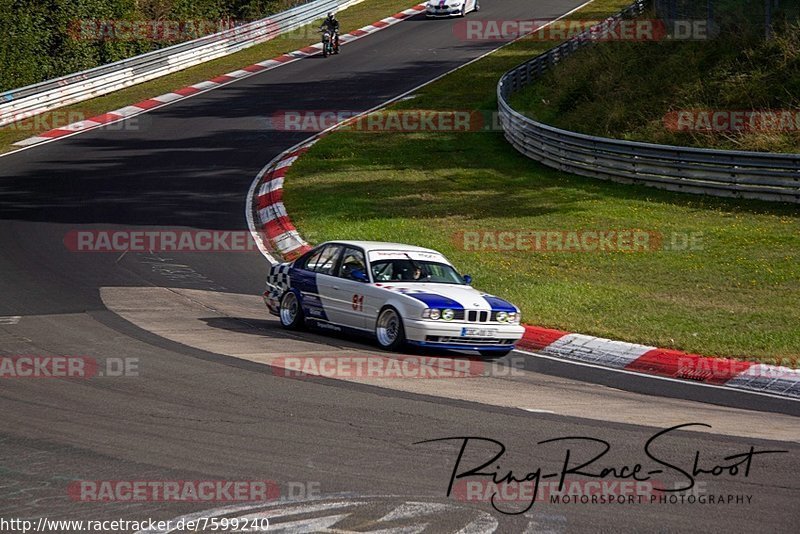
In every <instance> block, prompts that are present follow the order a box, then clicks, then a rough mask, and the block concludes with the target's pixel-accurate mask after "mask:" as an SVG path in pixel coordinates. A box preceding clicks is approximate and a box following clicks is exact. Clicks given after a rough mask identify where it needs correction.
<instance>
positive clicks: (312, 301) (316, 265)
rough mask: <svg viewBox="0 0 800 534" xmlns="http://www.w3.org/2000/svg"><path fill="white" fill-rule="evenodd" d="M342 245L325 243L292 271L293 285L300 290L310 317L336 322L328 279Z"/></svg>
mask: <svg viewBox="0 0 800 534" xmlns="http://www.w3.org/2000/svg"><path fill="white" fill-rule="evenodd" d="M341 252H342V246H341V245H325V246H324V247H320V249H319V250H318V251H317V252H315V253H313V254H311V255H310V256H309V257H308V259H307V260H306V261H305V262H303V264H302V265H296V266H295V268H293V269H292V271H291V272H290V278H291V281H292V287H293V288H294V289H297V290H298V291H299V292H300V300H301V303H302V305H303V313H304V314H305V316H306V317H307V318H308V319H318V320H321V321H331V322H336V321H334V320H333V319H331V317H330V312H331V311H332V310H333V304H332V303H331V302H330V291H329V290H327V289H326V286H327V283H326V282H327V280H326V278H329V277H330V274H331V273H333V271H334V268H335V267H336V265H337V264H338V261H339V256H340V255H341Z"/></svg>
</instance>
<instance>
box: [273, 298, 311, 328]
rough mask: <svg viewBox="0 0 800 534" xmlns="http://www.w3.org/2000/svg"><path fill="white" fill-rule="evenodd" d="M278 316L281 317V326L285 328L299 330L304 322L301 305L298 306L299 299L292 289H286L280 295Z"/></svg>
mask: <svg viewBox="0 0 800 534" xmlns="http://www.w3.org/2000/svg"><path fill="white" fill-rule="evenodd" d="M278 316H279V317H280V319H281V326H282V327H284V328H285V329H287V330H300V329H301V328H302V327H303V325H304V324H305V318H304V317H303V307H302V306H300V301H299V300H298V299H297V295H295V294H294V292H293V291H287V292H286V293H284V294H283V297H281V304H280V307H279V308H278Z"/></svg>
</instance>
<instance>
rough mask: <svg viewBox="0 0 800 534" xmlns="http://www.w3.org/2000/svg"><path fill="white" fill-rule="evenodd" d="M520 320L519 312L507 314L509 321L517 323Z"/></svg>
mask: <svg viewBox="0 0 800 534" xmlns="http://www.w3.org/2000/svg"><path fill="white" fill-rule="evenodd" d="M519 320H520V316H519V312H511V313H509V314H508V322H509V323H518V322H519Z"/></svg>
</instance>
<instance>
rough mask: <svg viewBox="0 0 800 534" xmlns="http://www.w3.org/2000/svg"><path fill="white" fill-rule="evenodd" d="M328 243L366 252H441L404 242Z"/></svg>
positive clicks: (328, 242)
mask: <svg viewBox="0 0 800 534" xmlns="http://www.w3.org/2000/svg"><path fill="white" fill-rule="evenodd" d="M328 244H339V245H349V246H354V247H360V248H362V249H364V251H365V252H370V251H372V250H397V251H400V252H433V253H435V254H441V252H438V251H436V250H433V249H430V248H424V247H417V246H414V245H404V244H402V243H388V242H384V241H327V242H326V243H323V245H328Z"/></svg>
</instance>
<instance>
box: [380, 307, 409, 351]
mask: <svg viewBox="0 0 800 534" xmlns="http://www.w3.org/2000/svg"><path fill="white" fill-rule="evenodd" d="M375 338H376V339H377V340H378V345H380V346H381V348H382V349H383V350H389V351H397V350H400V349H401V348H403V346H404V345H405V344H406V332H405V328H403V319H401V318H400V314H399V313H398V312H397V310H395V309H394V308H392V307H391V306H387V307H385V308H383V309H382V310H381V312H380V313H379V314H378V320H377V321H375Z"/></svg>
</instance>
